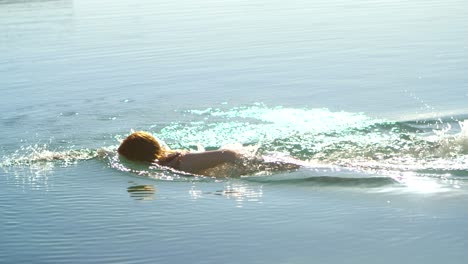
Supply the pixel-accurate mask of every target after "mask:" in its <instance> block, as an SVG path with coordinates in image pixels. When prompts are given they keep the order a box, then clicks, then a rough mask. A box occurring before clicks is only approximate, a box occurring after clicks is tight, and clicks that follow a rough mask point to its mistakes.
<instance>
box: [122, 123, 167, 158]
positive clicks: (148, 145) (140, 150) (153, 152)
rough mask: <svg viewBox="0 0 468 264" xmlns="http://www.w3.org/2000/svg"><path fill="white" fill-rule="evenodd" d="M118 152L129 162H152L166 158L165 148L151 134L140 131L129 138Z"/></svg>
mask: <svg viewBox="0 0 468 264" xmlns="http://www.w3.org/2000/svg"><path fill="white" fill-rule="evenodd" d="M117 151H118V152H119V154H120V155H122V156H124V157H125V158H127V159H129V160H134V161H148V162H152V161H154V160H156V159H160V158H162V157H163V156H164V152H165V148H164V147H163V146H161V144H160V143H159V142H158V141H157V140H156V138H154V137H153V135H151V134H150V133H147V132H143V131H138V132H134V133H132V134H131V135H130V136H128V137H127V138H126V139H125V140H124V141H123V142H122V144H120V147H119V149H118V150H117Z"/></svg>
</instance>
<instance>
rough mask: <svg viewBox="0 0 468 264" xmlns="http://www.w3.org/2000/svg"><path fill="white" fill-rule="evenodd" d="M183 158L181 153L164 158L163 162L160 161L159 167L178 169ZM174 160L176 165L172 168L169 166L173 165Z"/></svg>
mask: <svg viewBox="0 0 468 264" xmlns="http://www.w3.org/2000/svg"><path fill="white" fill-rule="evenodd" d="M181 157H182V153H181V152H176V153H173V154H171V155H170V156H169V157H167V158H164V159H163V160H160V161H159V165H162V166H168V167H172V168H174V169H178V168H179V165H180V158H181ZM174 160H175V164H173V165H172V166H169V164H170V163H172V162H173V161H174Z"/></svg>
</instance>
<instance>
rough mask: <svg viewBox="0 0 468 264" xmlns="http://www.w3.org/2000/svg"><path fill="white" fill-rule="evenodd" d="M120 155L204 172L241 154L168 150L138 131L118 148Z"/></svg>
mask: <svg viewBox="0 0 468 264" xmlns="http://www.w3.org/2000/svg"><path fill="white" fill-rule="evenodd" d="M118 152H119V154H120V155H122V156H124V157H125V158H127V159H129V160H132V161H146V162H155V163H157V164H159V165H161V166H165V167H170V168H173V169H175V170H179V171H184V172H188V173H192V174H204V171H206V170H208V169H211V168H214V167H216V166H218V165H221V164H225V163H235V162H237V161H240V160H241V159H242V157H241V155H240V154H239V153H238V152H236V151H234V150H228V149H219V150H212V151H204V152H194V153H192V152H188V151H175V150H170V149H168V148H166V147H164V146H163V145H161V144H160V143H159V141H158V140H156V138H154V137H153V135H151V134H150V133H147V132H143V131H139V132H134V133H132V134H131V135H130V136H128V137H127V138H126V139H125V140H124V141H123V142H122V144H121V145H120V147H119V148H118Z"/></svg>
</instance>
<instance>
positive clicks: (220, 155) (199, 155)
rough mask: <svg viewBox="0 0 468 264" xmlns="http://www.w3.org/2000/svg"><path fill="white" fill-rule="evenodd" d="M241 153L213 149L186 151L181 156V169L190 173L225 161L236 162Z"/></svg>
mask: <svg viewBox="0 0 468 264" xmlns="http://www.w3.org/2000/svg"><path fill="white" fill-rule="evenodd" d="M239 159H240V155H239V154H238V153H237V152H236V151H233V150H227V149H224V150H212V151H205V152H196V153H186V154H184V155H183V156H182V157H181V158H180V164H179V169H180V170H182V171H186V172H190V173H198V172H200V171H203V170H206V169H209V168H213V167H215V166H217V165H219V164H222V163H225V162H235V161H237V160H239Z"/></svg>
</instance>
